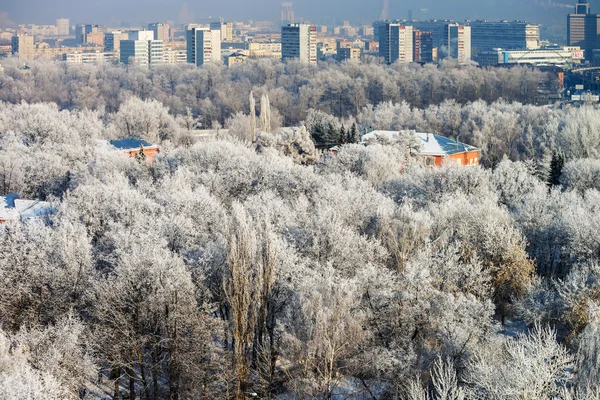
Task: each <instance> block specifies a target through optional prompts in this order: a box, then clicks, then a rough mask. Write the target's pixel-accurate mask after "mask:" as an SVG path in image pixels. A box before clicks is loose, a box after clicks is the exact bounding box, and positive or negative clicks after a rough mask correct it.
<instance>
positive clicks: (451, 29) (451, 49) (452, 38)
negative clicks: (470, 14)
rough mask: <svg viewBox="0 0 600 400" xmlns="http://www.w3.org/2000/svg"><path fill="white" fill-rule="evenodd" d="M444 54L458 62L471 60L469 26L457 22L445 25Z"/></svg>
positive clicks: (463, 62) (462, 62)
mask: <svg viewBox="0 0 600 400" xmlns="http://www.w3.org/2000/svg"><path fill="white" fill-rule="evenodd" d="M444 34H445V36H444V47H443V49H444V50H446V51H445V54H444V56H445V57H450V58H454V59H455V60H457V61H458V63H459V64H467V63H469V61H471V27H470V26H465V25H459V24H448V25H446V30H445V33H444Z"/></svg>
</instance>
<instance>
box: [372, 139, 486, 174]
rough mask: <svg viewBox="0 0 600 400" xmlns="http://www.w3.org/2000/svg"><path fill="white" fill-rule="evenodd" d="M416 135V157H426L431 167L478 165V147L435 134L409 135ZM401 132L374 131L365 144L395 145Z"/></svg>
mask: <svg viewBox="0 0 600 400" xmlns="http://www.w3.org/2000/svg"><path fill="white" fill-rule="evenodd" d="M408 134H413V135H414V141H415V145H416V149H415V152H416V155H418V156H422V157H425V158H426V159H428V161H429V162H430V163H431V165H435V166H442V165H448V164H454V165H478V164H479V150H478V149H477V148H476V147H473V146H470V145H468V144H465V143H460V142H458V141H456V140H452V139H449V138H447V137H444V136H439V135H436V134H435V133H418V132H413V133H408ZM401 135H402V133H401V132H397V131H373V132H370V133H367V134H366V135H364V136H363V137H362V142H363V143H364V144H369V143H370V142H387V143H394V142H398V140H399V139H401Z"/></svg>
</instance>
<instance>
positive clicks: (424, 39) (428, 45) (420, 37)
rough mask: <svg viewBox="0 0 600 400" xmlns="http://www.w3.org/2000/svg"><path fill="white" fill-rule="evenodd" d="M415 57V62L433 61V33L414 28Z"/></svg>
mask: <svg viewBox="0 0 600 400" xmlns="http://www.w3.org/2000/svg"><path fill="white" fill-rule="evenodd" d="M413 58H414V61H415V62H420V63H430V62H433V34H432V33H431V32H424V31H419V30H413Z"/></svg>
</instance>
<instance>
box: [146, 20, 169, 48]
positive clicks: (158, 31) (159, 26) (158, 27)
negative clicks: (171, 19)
mask: <svg viewBox="0 0 600 400" xmlns="http://www.w3.org/2000/svg"><path fill="white" fill-rule="evenodd" d="M148 30H149V31H152V32H154V40H162V41H163V42H164V43H169V41H170V40H171V37H170V27H169V24H163V23H160V22H154V23H152V24H148Z"/></svg>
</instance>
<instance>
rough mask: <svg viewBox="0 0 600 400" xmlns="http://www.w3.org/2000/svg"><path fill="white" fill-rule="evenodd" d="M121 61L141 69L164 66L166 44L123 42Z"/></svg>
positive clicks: (155, 41)
mask: <svg viewBox="0 0 600 400" xmlns="http://www.w3.org/2000/svg"><path fill="white" fill-rule="evenodd" d="M119 61H120V62H121V63H123V64H133V65H137V66H140V67H149V66H153V65H157V64H162V63H163V61H164V44H163V42H162V40H122V41H121V48H120V54H119Z"/></svg>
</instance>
